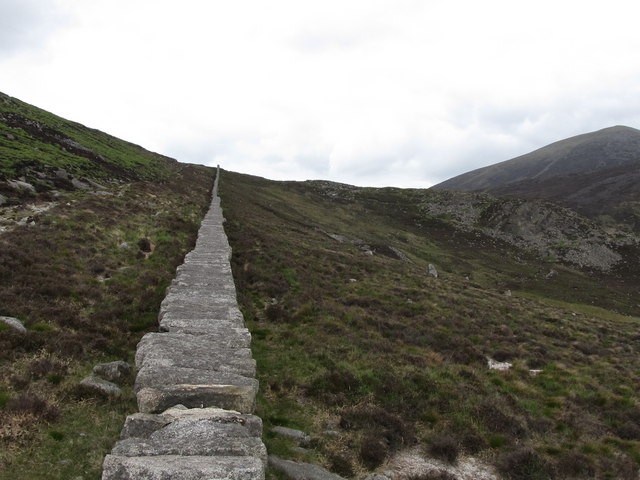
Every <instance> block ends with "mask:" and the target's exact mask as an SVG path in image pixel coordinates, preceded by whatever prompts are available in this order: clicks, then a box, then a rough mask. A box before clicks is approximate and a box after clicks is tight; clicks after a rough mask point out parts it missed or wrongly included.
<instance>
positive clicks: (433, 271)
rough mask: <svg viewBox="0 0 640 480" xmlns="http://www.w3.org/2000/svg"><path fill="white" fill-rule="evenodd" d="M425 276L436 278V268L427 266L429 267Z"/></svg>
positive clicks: (430, 265)
mask: <svg viewBox="0 0 640 480" xmlns="http://www.w3.org/2000/svg"><path fill="white" fill-rule="evenodd" d="M427 275H429V276H430V277H433V278H438V270H436V267H434V266H433V265H432V264H429V267H428V268H427Z"/></svg>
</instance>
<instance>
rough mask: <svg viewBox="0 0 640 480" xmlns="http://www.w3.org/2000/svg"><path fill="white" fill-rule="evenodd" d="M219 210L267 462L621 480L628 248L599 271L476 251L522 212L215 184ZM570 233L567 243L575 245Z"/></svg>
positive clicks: (626, 451) (356, 473)
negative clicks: (414, 462) (287, 434)
mask: <svg viewBox="0 0 640 480" xmlns="http://www.w3.org/2000/svg"><path fill="white" fill-rule="evenodd" d="M220 193H221V197H222V202H223V208H224V212H225V218H226V219H227V222H226V223H225V230H226V231H227V234H228V236H229V241H230V243H231V245H232V248H233V257H232V268H233V272H234V277H235V280H236V285H237V291H238V300H239V303H240V305H241V308H242V310H243V313H244V315H245V319H246V321H247V323H248V326H249V328H250V329H251V331H252V337H253V340H252V349H253V351H254V356H255V358H256V360H257V362H258V378H259V380H260V385H261V392H260V394H259V395H260V396H259V410H258V413H259V414H260V415H261V417H262V418H263V420H264V422H265V431H266V432H267V433H266V436H265V442H266V443H267V447H268V449H269V451H270V453H272V454H274V453H275V454H277V455H279V456H285V457H289V458H293V459H299V460H303V461H313V462H320V463H322V464H323V465H324V466H325V467H327V468H329V469H331V470H332V471H334V472H336V473H339V474H341V475H344V476H347V477H356V478H364V477H365V476H366V475H367V474H368V473H370V472H371V471H376V470H377V471H387V470H395V471H396V472H398V474H399V475H400V476H401V478H403V477H402V476H403V475H404V476H407V477H411V476H414V477H416V476H418V475H422V476H421V477H420V478H460V477H458V476H455V477H452V476H450V475H447V474H445V473H444V469H445V468H447V469H449V468H453V464H455V465H458V466H460V468H462V466H463V465H469V457H472V458H475V459H476V460H477V461H478V462H479V464H480V465H485V466H487V465H493V466H495V468H497V470H498V472H499V473H500V478H504V479H508V478H517V479H525V478H545V479H552V478H557V479H564V478H592V477H594V478H635V476H636V475H637V472H638V462H639V461H640V428H638V427H637V425H638V419H640V405H639V404H638V401H637V398H636V397H635V385H638V382H640V377H639V376H638V372H640V370H639V369H638V367H639V366H640V365H639V364H638V358H637V355H636V353H637V352H635V348H634V347H633V345H635V342H636V340H637V338H638V325H639V322H640V319H639V318H638V315H639V314H640V308H639V307H638V305H637V301H636V299H637V295H638V293H639V290H638V289H639V286H640V279H639V278H638V275H637V273H634V271H635V270H636V266H637V261H636V258H637V257H638V253H639V252H638V248H637V245H635V246H627V247H620V250H619V253H620V254H621V255H622V256H623V258H624V261H629V262H631V264H628V265H627V264H625V263H624V262H621V263H620V265H618V266H616V267H614V268H613V269H612V271H611V272H608V273H607V272H604V273H603V272H597V271H592V270H591V269H581V268H577V267H575V266H573V265H572V264H569V263H564V262H559V261H557V259H553V258H549V257H544V256H541V255H540V254H539V253H538V252H536V251H535V250H532V249H529V248H525V245H524V243H522V244H520V245H519V244H518V243H517V242H516V243H512V242H510V241H507V239H506V238H505V237H502V236H500V235H494V234H493V233H492V231H493V230H494V229H495V230H496V231H502V229H503V226H504V225H503V224H504V223H509V224H510V225H511V226H510V227H509V228H511V229H513V232H514V233H517V232H518V230H516V229H515V227H518V225H515V226H514V225H513V224H514V223H517V221H522V222H523V225H522V227H523V228H524V227H527V224H526V218H527V215H528V213H529V212H528V211H527V212H525V213H522V212H521V213H518V214H517V215H516V216H514V217H509V216H508V215H507V214H509V215H510V213H509V212H511V211H512V210H516V211H517V210H518V208H520V207H521V206H522V205H528V204H529V203H528V202H522V203H518V204H510V203H506V204H505V202H504V200H501V199H495V198H493V197H490V196H489V195H484V196H476V195H475V194H474V195H473V196H471V197H470V199H464V200H462V201H460V199H459V197H458V194H457V193H456V192H437V191H432V190H412V189H410V190H402V189H395V188H383V189H375V188H359V187H351V186H349V185H343V184H336V183H331V182H273V181H268V180H265V179H261V178H256V177H251V176H247V175H240V174H234V173H232V172H226V171H225V172H223V173H222V176H221V183H220ZM463 195H468V194H463ZM458 202H459V203H458ZM543 207H544V206H543ZM544 208H547V207H544ZM548 208H549V209H548V210H544V209H543V208H542V207H540V210H539V211H540V212H547V211H548V212H550V213H549V216H550V217H551V219H552V220H553V218H555V215H557V213H556V212H557V211H558V210H553V207H552V206H550V207H548ZM556 208H557V207H556ZM503 214H504V215H503ZM545 215H546V214H543V215H541V217H543V218H544V217H545ZM574 215H575V214H574ZM504 218H512V219H513V221H511V222H504V221H503V219H504ZM558 218H560V217H558ZM583 220H584V219H583ZM581 222H582V220H580V221H578V220H576V223H575V226H576V230H575V231H572V232H569V231H567V232H566V233H567V234H571V235H574V236H576V237H577V236H581V235H584V238H592V235H591V234H590V233H589V232H588V230H590V229H591V227H588V228H587V229H586V230H587V231H586V232H581V230H582V227H583V226H585V225H588V221H586V220H584V223H581ZM536 225H537V224H536ZM544 225H545V224H544V222H542V223H541V224H540V225H539V227H540V228H541V230H544V228H542V227H544ZM549 225H550V226H551V227H550V229H555V228H556V227H557V228H559V227H558V225H555V224H554V223H553V222H551V223H549ZM509 228H507V229H506V230H508V229H509ZM531 233H532V234H533V237H535V238H537V236H538V235H542V234H543V233H544V232H542V231H533V229H532V232H531ZM518 235H519V234H518ZM521 237H522V238H521V240H523V239H524V238H525V237H524V236H522V235H521ZM596 237H597V235H596V236H593V240H594V241H595V239H596ZM532 243H534V242H533V241H532ZM566 243H567V247H570V245H569V243H570V242H566ZM604 243H606V240H604ZM625 249H629V250H628V251H625ZM430 264H431V265H433V266H435V268H436V269H437V272H438V276H437V278H434V277H432V276H430V275H429V274H428V272H429V270H430ZM616 312H620V313H623V314H620V313H616ZM627 315H634V316H627ZM488 358H491V359H492V360H496V361H500V362H508V363H511V364H512V365H513V366H512V367H511V369H509V370H505V371H499V370H495V369H490V368H489V366H488ZM276 425H280V426H288V427H293V428H300V429H303V430H304V431H306V432H308V433H309V434H311V437H312V440H311V443H310V449H308V450H300V449H297V448H296V446H295V445H294V444H293V443H291V442H288V441H287V440H286V439H281V438H278V437H277V436H275V435H273V434H271V433H270V428H271V427H273V426H276ZM416 452H417V453H416ZM401 454H402V455H404V457H403V458H406V455H413V458H415V456H416V455H417V456H418V457H421V459H422V460H420V461H421V462H422V464H423V465H425V464H428V465H431V466H432V467H433V470H432V471H431V472H430V473H429V474H427V472H426V471H425V470H421V471H420V472H418V471H417V470H411V469H407V463H406V461H401V459H400V457H399V455H401ZM434 458H435V459H439V460H440V461H441V463H434V462H435V460H434ZM402 465H404V467H403V466H402ZM476 465H477V464H476ZM487 468H489V467H488V466H487ZM437 472H440V473H437ZM467 478H472V477H467ZM473 478H478V476H476V477H473Z"/></svg>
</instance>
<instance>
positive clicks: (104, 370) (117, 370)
mask: <svg viewBox="0 0 640 480" xmlns="http://www.w3.org/2000/svg"><path fill="white" fill-rule="evenodd" d="M93 374H94V375H96V376H98V377H100V378H104V379H105V380H107V381H109V382H113V383H117V384H118V385H123V384H125V383H127V381H128V380H129V377H130V376H131V366H130V365H129V364H128V363H127V362H125V361H123V360H117V361H115V362H108V363H100V364H98V365H96V366H95V367H93Z"/></svg>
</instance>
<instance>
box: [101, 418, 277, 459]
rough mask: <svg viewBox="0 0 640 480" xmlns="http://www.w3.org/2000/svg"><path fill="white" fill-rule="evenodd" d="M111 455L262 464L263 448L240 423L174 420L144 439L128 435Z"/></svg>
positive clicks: (265, 456) (193, 419)
mask: <svg viewBox="0 0 640 480" xmlns="http://www.w3.org/2000/svg"><path fill="white" fill-rule="evenodd" d="M111 453H112V454H114V455H124V456H128V457H139V456H156V455H219V456H220V455H221V456H243V455H245V456H254V457H258V458H260V459H261V460H262V461H263V463H265V464H266V458H267V451H266V448H265V446H264V444H263V443H262V440H261V439H260V438H257V437H254V436H252V435H251V433H250V432H249V431H248V429H247V428H245V427H244V425H241V424H239V423H221V422H217V421H216V420H215V419H210V418H181V419H177V420H175V421H173V422H171V423H169V424H167V425H165V426H163V427H161V428H159V429H158V430H156V431H154V432H153V433H151V435H149V436H148V437H146V438H139V437H131V438H127V439H124V440H121V441H119V442H118V443H116V445H115V447H114V448H113V451H112V452H111Z"/></svg>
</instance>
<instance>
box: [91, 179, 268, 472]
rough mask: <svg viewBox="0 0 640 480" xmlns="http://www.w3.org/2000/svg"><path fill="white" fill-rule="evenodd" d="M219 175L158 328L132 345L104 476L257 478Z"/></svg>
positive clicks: (248, 375)
mask: <svg viewBox="0 0 640 480" xmlns="http://www.w3.org/2000/svg"><path fill="white" fill-rule="evenodd" d="M219 178H220V171H219V169H218V173H217V176H216V181H215V184H214V187H213V194H212V201H211V207H210V209H209V212H208V213H207V214H206V216H205V217H204V220H203V221H202V225H201V227H200V231H199V233H198V239H197V243H196V246H195V248H194V249H193V251H191V252H190V253H189V254H187V255H186V257H185V260H184V264H182V265H181V266H179V267H178V269H177V272H176V277H175V279H174V280H173V282H172V284H171V286H170V287H169V288H168V289H167V295H166V297H165V299H164V301H163V302H162V305H161V308H160V314H159V321H160V332H157V333H148V334H146V335H145V336H144V337H143V338H142V340H141V341H140V343H139V344H138V348H137V352H136V367H137V369H138V374H137V377H136V382H135V387H134V388H135V392H136V397H137V401H138V409H139V413H134V414H133V415H129V416H128V417H127V419H126V421H125V425H124V428H123V430H122V434H121V440H119V441H118V442H117V443H116V444H115V446H114V447H113V449H112V451H111V454H109V455H107V456H106V457H105V460H104V465H103V475H102V478H103V480H123V479H132V478H135V479H156V478H182V479H188V480H199V479H205V478H220V479H222V478H224V479H231V480H236V479H237V480H240V479H242V480H253V479H257V480H261V479H264V475H265V473H264V472H265V465H266V460H267V452H266V448H265V446H264V444H263V443H262V440H261V435H262V421H261V420H260V419H259V418H258V417H256V416H255V415H252V412H253V409H254V406H255V395H256V392H257V390H258V381H257V380H256V379H255V361H254V360H253V358H252V356H251V350H250V349H249V345H250V342H251V336H250V334H249V331H248V330H247V329H246V328H245V327H244V321H243V317H242V314H241V312H240V310H239V308H238V304H237V301H236V290H235V285H234V282H233V277H232V273H231V265H230V263H229V259H230V255H231V248H230V247H229V243H228V240H227V237H226V235H225V233H224V229H223V222H224V218H223V216H222V210H221V208H220V198H219V197H218V194H217V189H218V181H219Z"/></svg>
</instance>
